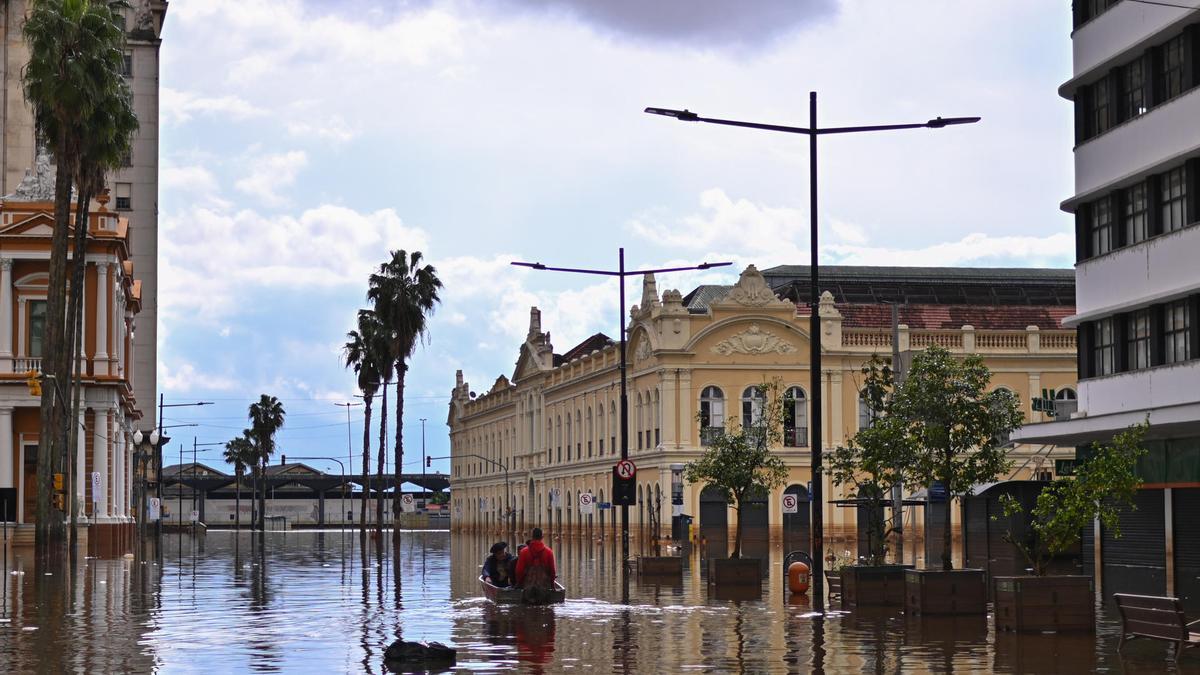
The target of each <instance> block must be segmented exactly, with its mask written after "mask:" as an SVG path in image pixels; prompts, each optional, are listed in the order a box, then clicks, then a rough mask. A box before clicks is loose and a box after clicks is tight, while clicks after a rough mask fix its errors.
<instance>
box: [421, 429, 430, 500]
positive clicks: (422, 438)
mask: <svg viewBox="0 0 1200 675" xmlns="http://www.w3.org/2000/svg"><path fill="white" fill-rule="evenodd" d="M421 504H423V505H424V506H423V508H425V510H429V505H428V504H427V503H426V500H425V418H424V417H422V418H421Z"/></svg>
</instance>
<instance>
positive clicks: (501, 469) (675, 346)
mask: <svg viewBox="0 0 1200 675" xmlns="http://www.w3.org/2000/svg"><path fill="white" fill-rule="evenodd" d="M807 275H808V269H807V268H806V267H792V266H783V267H777V268H772V269H770V270H767V271H766V273H765V274H764V273H762V272H760V271H758V270H757V269H755V267H754V266H750V267H748V268H746V270H745V271H743V272H742V273H741V276H740V278H739V279H738V282H737V283H736V284H735V285H733V286H701V287H698V288H696V289H695V290H693V291H692V292H691V293H689V294H687V295H686V296H684V295H683V294H681V293H680V292H679V291H677V290H668V291H666V292H664V293H662V294H661V295H660V294H659V293H658V290H657V287H656V282H655V279H654V278H653V277H652V276H647V277H646V278H645V279H644V281H643V293H642V298H641V302H640V303H639V304H638V305H635V306H633V307H632V308H631V309H630V314H629V317H630V324H629V329H628V331H629V332H628V336H629V343H628V347H627V349H628V352H627V354H628V357H627V358H628V363H629V393H628V396H629V413H628V417H629V419H628V425H629V457H630V459H632V460H633V461H634V462H635V463H636V465H637V474H636V479H637V484H638V504H637V506H633V507H631V509H630V510H631V515H630V522H631V526H632V527H633V528H635V529H640V530H641V531H643V532H644V531H646V530H647V529H649V530H650V531H651V532H656V533H661V534H663V535H665V534H667V533H669V531H670V527H671V522H672V515H673V514H677V513H682V514H687V515H690V516H692V517H693V518H695V519H696V521H697V522H696V524H697V525H698V526H699V527H700V528H701V530H702V531H704V530H709V531H713V530H717V531H721V532H722V534H721V536H724V534H723V533H724V532H725V531H727V529H728V527H729V526H732V525H733V524H734V523H735V518H736V512H735V511H734V510H733V509H731V508H728V506H727V505H726V504H725V503H724V502H722V501H720V500H719V499H717V498H715V497H714V496H713V495H712V494H711V491H709V492H706V491H705V490H704V489H703V488H704V486H703V485H686V484H685V485H683V490H682V492H683V504H682V506H681V507H677V508H676V509H674V510H673V509H672V503H671V489H672V481H673V479H674V480H675V481H677V482H678V481H680V480H681V477H680V474H679V470H680V468H681V465H683V464H685V463H687V462H689V461H692V460H694V459H696V458H697V457H699V456H700V454H701V453H702V452H703V449H704V445H705V443H706V441H707V438H708V435H709V433H710V432H709V430H710V429H714V428H719V427H721V426H722V425H724V424H725V423H726V421H727V420H729V419H730V418H734V419H741V418H742V417H743V416H748V415H752V414H754V412H753V411H754V410H755V406H756V405H757V403H756V402H755V400H754V398H753V394H754V389H753V388H754V387H755V386H756V385H758V384H761V383H763V382H764V381H778V382H779V384H780V385H781V387H782V388H783V389H784V390H786V391H788V392H789V393H790V394H791V396H792V398H794V399H795V404H794V405H792V406H791V409H790V410H788V411H787V413H786V424H785V426H786V429H785V434H784V436H785V438H784V443H783V446H782V447H780V448H778V453H779V455H780V456H781V457H782V458H783V459H784V461H785V463H786V464H787V466H788V469H789V480H788V485H787V486H786V487H784V488H782V489H780V490H778V491H776V493H775V494H771V495H765V494H764V495H762V502H761V503H760V504H759V508H757V509H750V510H748V511H747V512H746V514H745V515H743V518H745V519H746V525H747V527H750V526H751V525H753V526H754V528H760V529H757V530H756V531H758V532H761V533H763V534H765V533H766V532H767V531H769V532H771V533H772V534H773V535H776V536H777V535H779V534H780V533H781V532H782V533H783V534H784V535H785V536H787V537H789V538H794V539H795V540H796V542H797V543H798V544H799V543H801V542H803V541H806V540H807V536H808V534H807V533H808V507H809V504H808V492H809V481H810V480H811V474H810V450H809V443H810V436H809V425H808V420H809V416H810V411H809V406H808V399H809V395H808V394H809V392H808V389H809V384H810V373H809V320H810V319H809V315H810V311H811V306H810V305H809V304H808V297H807V295H808V285H807ZM821 289H822V293H821V297H820V300H819V303H820V304H819V313H820V317H821V331H822V338H821V340H822V350H823V352H822V353H823V357H822V370H823V373H822V386H823V388H824V389H823V400H824V425H823V426H824V436H825V437H824V439H823V443H824V445H823V447H825V448H827V449H828V448H834V447H837V446H838V445H841V444H843V443H844V442H845V441H846V439H848V438H849V437H851V436H853V435H854V433H855V432H856V431H857V430H858V429H859V428H860V427H861V426H862V425H864V424H868V423H869V418H868V417H867V416H866V411H865V409H864V407H863V406H861V405H860V401H859V390H860V387H861V384H862V375H861V373H860V369H861V368H862V366H863V364H864V363H865V362H866V361H867V360H868V359H869V358H870V357H871V355H872V354H880V355H881V356H890V355H891V353H892V349H893V345H892V336H893V333H894V332H895V333H896V334H897V335H898V338H899V342H898V345H897V346H898V348H899V351H900V353H901V354H907V353H908V352H910V351H913V350H920V349H922V348H924V347H928V346H931V345H935V344H936V345H941V346H943V347H946V348H948V349H950V350H951V351H952V352H956V353H962V354H966V353H977V354H980V355H982V356H983V357H984V358H985V359H986V362H987V364H988V366H989V367H990V368H991V370H992V372H993V379H992V382H993V385H994V386H995V387H1005V388H1008V389H1010V390H1012V391H1013V392H1015V393H1016V394H1017V395H1018V396H1019V397H1020V399H1021V401H1022V403H1023V405H1024V408H1025V413H1026V419H1027V420H1029V421H1041V420H1042V419H1043V413H1041V412H1035V411H1033V410H1032V407H1031V401H1032V399H1034V398H1035V397H1040V396H1041V394H1042V390H1043V389H1054V390H1056V392H1057V398H1059V399H1062V400H1061V401H1060V402H1059V403H1060V405H1061V407H1062V408H1063V409H1064V411H1065V410H1067V409H1069V406H1070V405H1071V404H1073V402H1074V397H1075V394H1074V387H1075V377H1076V374H1075V373H1076V342H1075V333H1074V331H1071V330H1067V329H1064V328H1063V326H1062V324H1061V320H1062V318H1063V317H1066V316H1069V315H1071V314H1072V313H1073V311H1074V307H1073V304H1074V279H1073V275H1072V272H1071V270H1018V269H962V268H898V267H892V268H871V267H836V266H834V267H825V268H822V278H821ZM891 304H896V305H897V312H896V313H897V315H898V322H897V323H898V325H897V326H895V327H893V319H892V316H893V314H892V307H891V306H890V305H891ZM619 364H620V354H619V349H618V346H617V345H616V343H615V342H614V341H613V340H611V339H610V338H608V337H607V336H605V335H603V334H597V335H593V336H592V337H590V338H588V339H586V340H584V341H583V342H582V343H580V344H578V345H576V346H575V347H573V348H572V349H570V350H568V351H566V352H563V353H561V354H559V353H555V351H554V347H553V345H552V344H551V341H550V333H549V332H548V331H543V330H542V325H541V314H540V312H539V311H538V309H537V308H533V309H531V311H530V321H529V332H528V335H527V336H526V339H525V342H524V344H522V345H521V346H520V349H519V356H518V359H517V364H516V368H515V370H514V372H513V374H512V376H511V377H508V376H504V375H501V376H500V377H499V378H497V379H496V381H495V383H494V384H492V386H491V387H490V388H488V389H487V391H485V392H481V393H479V394H476V392H473V391H471V388H470V386H469V384H468V383H466V382H464V381H463V377H462V372H461V371H459V373H458V376H457V381H456V383H455V387H454V390H453V393H452V398H451V402H450V411H449V418H448V424H449V426H450V438H451V458H452V459H451V483H452V494H453V497H452V506H453V511H452V515H453V519H454V520H453V522H454V524H455V527H456V528H460V529H474V530H478V529H493V528H495V529H500V528H501V527H502V524H503V523H504V518H505V514H508V516H509V517H510V518H511V519H512V521H511V522H512V524H513V525H516V526H517V527H520V528H525V527H530V526H533V525H540V526H542V527H544V528H547V527H548V528H550V529H551V530H554V531H585V532H586V531H591V532H594V533H602V532H604V530H603V529H602V528H612V527H613V525H614V522H613V521H614V518H613V516H614V515H615V514H616V513H617V510H616V509H613V510H607V509H604V508H593V510H592V513H591V514H586V515H585V511H586V507H584V508H583V509H581V505H580V499H579V495H580V493H584V494H586V495H588V496H589V498H590V499H591V500H592V501H594V502H596V503H597V504H599V505H601V506H602V505H604V504H605V503H607V502H609V501H611V492H612V485H611V483H612V473H611V472H612V467H613V465H614V463H615V462H616V461H617V460H618V459H619V457H620V448H619V446H618V443H619V442H620V440H619V436H620V434H619V432H618V424H619V406H620V399H619V397H620V386H619ZM1052 451H1053V450H1052V449H1051V448H1049V447H1041V446H1020V447H1017V448H1015V449H1014V451H1013V454H1012V455H1011V456H1012V458H1013V459H1014V460H1015V463H1014V470H1013V472H1012V477H1016V478H1023V477H1032V476H1036V475H1039V474H1041V475H1044V474H1045V473H1046V472H1048V471H1052V470H1053V465H1054V462H1053V461H1052V459H1053V457H1052V456H1051V454H1050V453H1051V452H1052ZM673 466H674V469H675V471H674V476H673V470H672V469H673ZM506 474H507V475H506ZM506 478H507V483H506ZM824 480H825V486H824V490H825V492H824V494H825V495H827V497H828V498H829V499H837V498H839V497H844V496H847V495H845V494H844V491H843V490H842V489H840V488H836V487H835V486H833V485H831V484H830V482H829V478H828V475H827V474H826V476H825V478H824ZM918 487H920V486H916V487H914V488H913V489H911V490H907V492H909V493H912V492H916V489H917V488H918ZM784 493H789V494H792V495H795V496H796V498H797V501H799V502H800V504H799V508H798V513H797V514H795V515H787V516H786V517H785V514H784V513H783V508H784V507H783V498H782V497H783V494H784ZM914 511H915V509H914ZM914 515H915V514H910V516H909V517H910V518H912V517H913V516H914ZM955 517H957V515H956V516H955ZM855 518H856V514H855V512H854V511H853V510H852V509H842V508H835V507H833V506H832V505H829V506H827V507H826V508H825V524H826V533H827V536H829V537H833V538H837V537H839V536H849V535H852V534H853V532H854V531H855ZM751 519H753V523H751ZM589 528H590V530H589ZM803 547H804V548H807V544H804V546H803Z"/></svg>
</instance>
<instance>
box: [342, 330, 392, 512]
mask: <svg viewBox="0 0 1200 675" xmlns="http://www.w3.org/2000/svg"><path fill="white" fill-rule="evenodd" d="M383 337H384V333H383V326H382V325H381V324H380V323H379V317H378V316H377V315H376V314H375V312H373V311H371V310H369V309H360V310H359V311H358V330H352V331H350V332H349V333H346V344H345V346H343V347H342V352H343V353H344V354H345V356H346V367H347V368H353V369H354V374H355V375H357V376H358V388H359V390H360V391H362V396H363V418H364V419H363V462H362V481H363V498H362V503H361V504H360V505H359V514H360V516H359V533H360V536H366V534H367V498H368V496H369V495H370V494H371V468H370V463H371V403H372V402H373V401H374V399H375V393H376V392H377V391H379V371H380V363H381V358H380V357H381V356H383V355H384V354H386V351H387V344H386V342H385V341H384V340H383Z"/></svg>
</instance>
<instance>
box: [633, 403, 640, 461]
mask: <svg viewBox="0 0 1200 675" xmlns="http://www.w3.org/2000/svg"><path fill="white" fill-rule="evenodd" d="M636 411H637V414H636V415H635V416H634V419H636V420H637V425H636V426H634V427H633V433H634V435H635V436H637V446H638V450H641V449H642V392H640V391H639V392H638V395H637V409H636Z"/></svg>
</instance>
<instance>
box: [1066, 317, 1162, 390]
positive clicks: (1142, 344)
mask: <svg viewBox="0 0 1200 675" xmlns="http://www.w3.org/2000/svg"><path fill="white" fill-rule="evenodd" d="M1125 364H1126V369H1127V370H1141V369H1142V368H1149V367H1150V310H1148V309H1141V310H1138V311H1136V312H1132V313H1130V315H1129V318H1128V320H1127V321H1126V323H1125ZM1059 393H1062V392H1059Z"/></svg>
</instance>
